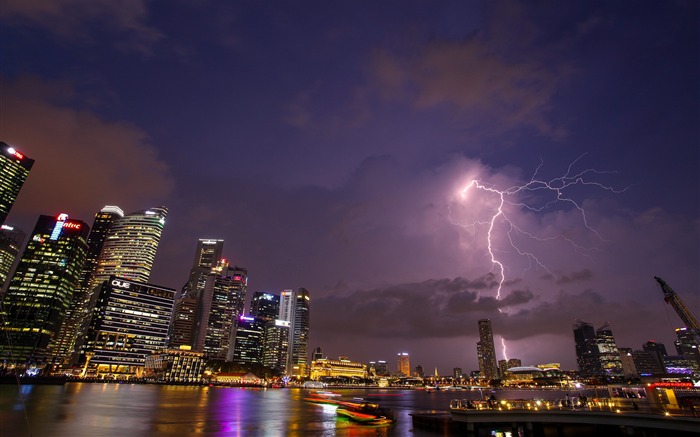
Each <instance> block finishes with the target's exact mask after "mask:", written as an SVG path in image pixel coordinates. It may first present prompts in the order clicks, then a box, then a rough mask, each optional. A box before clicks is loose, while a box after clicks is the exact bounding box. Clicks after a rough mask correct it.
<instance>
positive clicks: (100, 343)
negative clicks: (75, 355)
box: [85, 275, 175, 378]
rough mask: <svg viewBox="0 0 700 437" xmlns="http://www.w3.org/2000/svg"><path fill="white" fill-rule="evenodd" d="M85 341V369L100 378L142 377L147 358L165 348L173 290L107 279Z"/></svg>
mask: <svg viewBox="0 0 700 437" xmlns="http://www.w3.org/2000/svg"><path fill="white" fill-rule="evenodd" d="M98 293H99V294H98V295H99V299H98V300H97V303H96V305H95V311H94V313H93V318H92V320H91V323H90V325H89V328H88V332H87V338H86V341H85V355H86V362H85V370H86V371H87V373H88V374H90V375H96V376H98V377H103V376H105V375H119V376H123V377H126V378H128V377H130V376H139V377H140V376H143V368H144V366H145V363H146V356H148V355H150V354H151V353H152V352H153V351H156V350H159V349H164V348H165V347H166V345H167V339H168V326H169V324H170V315H171V313H172V309H173V302H174V298H175V290H174V289H172V288H166V287H161V286H158V285H153V284H144V283H141V282H136V281H130V280H127V279H123V278H120V277H117V276H114V275H112V276H110V277H109V278H108V279H107V280H106V281H104V282H103V283H102V285H101V286H100V290H98Z"/></svg>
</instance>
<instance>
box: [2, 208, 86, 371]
mask: <svg viewBox="0 0 700 437" xmlns="http://www.w3.org/2000/svg"><path fill="white" fill-rule="evenodd" d="M89 232H90V227H89V226H88V225H87V224H86V223H84V222H82V221H80V220H69V219H68V215H67V214H59V215H58V216H57V217H52V216H47V215H42V216H40V217H39V220H38V221H37V223H36V226H35V227H34V230H33V231H32V235H31V238H30V240H29V242H28V244H27V248H26V249H25V251H24V254H23V255H22V259H21V260H20V262H19V265H18V266H17V271H16V272H15V274H14V276H13V277H12V279H11V280H10V286H9V288H8V290H7V294H6V295H5V297H4V299H3V312H4V316H5V317H4V319H5V324H4V325H3V326H2V327H1V328H0V331H3V332H0V359H4V360H8V361H10V362H14V363H26V362H36V363H43V364H49V361H51V358H52V357H53V356H60V355H62V354H64V353H65V350H64V349H65V347H66V345H65V344H63V343H61V342H60V341H58V340H59V339H58V338H57V334H58V333H59V330H60V328H61V325H62V324H63V322H64V320H65V318H66V314H67V312H68V306H69V304H70V302H71V299H72V297H73V293H74V292H75V289H76V288H77V286H78V281H79V280H80V277H79V275H80V271H81V269H82V267H83V264H84V262H85V255H86V252H87V236H88V233H89Z"/></svg>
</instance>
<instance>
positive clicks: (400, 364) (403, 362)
mask: <svg viewBox="0 0 700 437" xmlns="http://www.w3.org/2000/svg"><path fill="white" fill-rule="evenodd" d="M396 364H397V370H398V371H399V373H400V374H402V375H404V376H411V358H410V357H409V356H408V353H407V352H399V354H398V356H397V357H396Z"/></svg>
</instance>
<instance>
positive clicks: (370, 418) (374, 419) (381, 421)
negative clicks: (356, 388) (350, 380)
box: [335, 407, 393, 425]
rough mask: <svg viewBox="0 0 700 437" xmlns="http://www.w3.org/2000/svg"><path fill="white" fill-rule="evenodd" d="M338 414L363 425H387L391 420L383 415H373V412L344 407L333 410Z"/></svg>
mask: <svg viewBox="0 0 700 437" xmlns="http://www.w3.org/2000/svg"><path fill="white" fill-rule="evenodd" d="M335 412H336V414H338V415H339V416H344V417H348V418H350V419H352V420H354V421H355V422H360V423H362V424H363V425H389V424H391V423H392V422H393V421H392V420H391V419H387V418H386V417H384V416H375V415H374V414H367V413H361V412H359V411H354V410H350V409H347V408H344V407H338V409H337V410H335Z"/></svg>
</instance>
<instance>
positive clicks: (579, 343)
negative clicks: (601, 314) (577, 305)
mask: <svg viewBox="0 0 700 437" xmlns="http://www.w3.org/2000/svg"><path fill="white" fill-rule="evenodd" d="M574 341H575V342H576V361H577V363H578V368H579V373H580V374H581V376H583V377H590V376H599V375H601V373H602V369H601V366H600V360H599V359H598V341H597V338H596V333H595V329H594V328H593V325H591V324H590V323H586V322H584V321H582V320H577V321H576V323H575V324H574Z"/></svg>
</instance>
